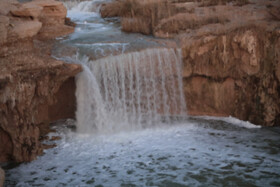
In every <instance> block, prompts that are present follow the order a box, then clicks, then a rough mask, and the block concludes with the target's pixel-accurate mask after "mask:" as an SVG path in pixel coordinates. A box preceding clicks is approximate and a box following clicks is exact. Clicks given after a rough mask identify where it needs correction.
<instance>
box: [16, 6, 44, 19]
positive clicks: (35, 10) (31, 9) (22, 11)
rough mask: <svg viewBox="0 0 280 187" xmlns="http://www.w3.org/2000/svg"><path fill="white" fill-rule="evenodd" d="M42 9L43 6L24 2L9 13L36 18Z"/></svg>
mask: <svg viewBox="0 0 280 187" xmlns="http://www.w3.org/2000/svg"><path fill="white" fill-rule="evenodd" d="M42 10H43V7H41V6H38V5H35V4H32V3H26V4H23V5H22V6H21V7H19V8H18V9H15V10H11V13H12V14H13V15H14V16H19V17H32V18H33V19H34V18H38V17H39V16H40V15H41V12H42Z"/></svg>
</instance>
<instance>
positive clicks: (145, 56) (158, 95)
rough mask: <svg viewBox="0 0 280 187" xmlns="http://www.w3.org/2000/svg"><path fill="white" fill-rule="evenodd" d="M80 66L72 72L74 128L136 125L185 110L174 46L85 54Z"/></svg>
mask: <svg viewBox="0 0 280 187" xmlns="http://www.w3.org/2000/svg"><path fill="white" fill-rule="evenodd" d="M83 68H84V71H83V72H82V73H80V74H79V75H78V76H77V77H76V84H77V89H76V97H77V111H76V119H77V130H78V132H81V133H87V132H115V131H122V130H134V129H141V128H145V127H149V126H154V125H156V124H158V123H162V122H168V121H169V120H170V119H171V117H172V116H174V115H185V113H186V105H185V100H184V95H183V90H182V76H181V69H182V68H181V51H180V50H179V49H171V48H170V49H167V48H155V49H146V50H143V51H140V52H132V53H127V54H121V55H118V56H110V57H106V58H102V59H98V60H95V61H90V60H88V59H86V60H83Z"/></svg>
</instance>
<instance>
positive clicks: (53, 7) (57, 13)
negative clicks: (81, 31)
mask: <svg viewBox="0 0 280 187" xmlns="http://www.w3.org/2000/svg"><path fill="white" fill-rule="evenodd" d="M30 4H33V5H37V6H41V7H42V8H43V10H42V13H41V15H40V18H39V19H40V21H41V22H42V23H43V25H58V24H64V22H65V17H66V15H67V9H66V8H65V6H64V5H63V3H62V2H58V1H54V0H48V1H44V0H35V1H32V2H30Z"/></svg>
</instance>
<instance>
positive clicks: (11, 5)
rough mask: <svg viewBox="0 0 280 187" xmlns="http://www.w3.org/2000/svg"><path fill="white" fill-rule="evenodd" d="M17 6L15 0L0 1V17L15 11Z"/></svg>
mask: <svg viewBox="0 0 280 187" xmlns="http://www.w3.org/2000/svg"><path fill="white" fill-rule="evenodd" d="M18 4H19V2H18V1H16V0H11V1H9V0H0V15H4V16H6V15H8V14H9V13H10V11H11V10H15V9H17V5H18Z"/></svg>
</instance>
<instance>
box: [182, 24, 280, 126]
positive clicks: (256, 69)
mask: <svg viewBox="0 0 280 187" xmlns="http://www.w3.org/2000/svg"><path fill="white" fill-rule="evenodd" d="M279 38H280V35H279V34H278V33H277V32H276V31H274V32H266V33H265V34H263V30H261V29H258V28H255V27H254V28H239V29H238V30H236V31H234V32H231V33H229V34H222V35H219V36H215V37H212V38H211V40H208V39H207V40H205V39H206V37H196V38H195V39H194V38H193V37H191V38H185V39H186V41H191V42H190V43H188V42H186V41H183V42H184V43H185V44H183V48H182V49H183V56H184V70H183V76H184V83H185V84H184V85H185V95H186V101H187V104H188V111H189V113H191V114H197V115H202V114H208V115H223V116H229V115H232V116H235V117H238V118H240V119H243V120H249V121H251V122H253V123H255V124H260V125H266V126H273V125H279V124H278V122H279V112H280V107H279V106H280V99H279V96H280V93H279V88H280V84H279V79H278V78H277V77H278V72H279V65H278V64H279V63H278V62H279V57H278V55H277V54H278V53H279V50H280V48H279ZM229 80H231V81H229Z"/></svg>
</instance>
